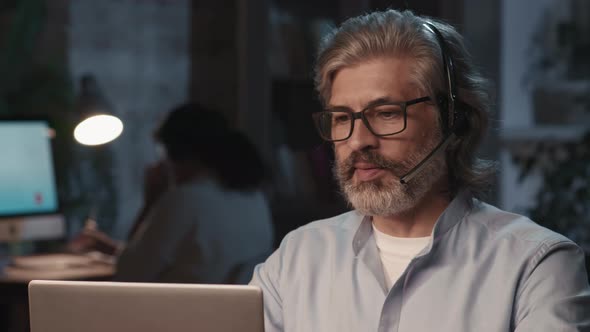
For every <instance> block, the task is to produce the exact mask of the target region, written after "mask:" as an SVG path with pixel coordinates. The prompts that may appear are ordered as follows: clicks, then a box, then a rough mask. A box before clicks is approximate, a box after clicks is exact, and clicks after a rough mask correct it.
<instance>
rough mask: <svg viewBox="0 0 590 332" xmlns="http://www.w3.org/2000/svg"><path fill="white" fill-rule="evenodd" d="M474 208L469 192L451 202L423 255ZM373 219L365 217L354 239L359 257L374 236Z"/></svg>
mask: <svg viewBox="0 0 590 332" xmlns="http://www.w3.org/2000/svg"><path fill="white" fill-rule="evenodd" d="M471 207H472V195H471V194H470V193H469V192H468V191H461V192H459V194H457V195H456V196H455V198H454V199H453V200H452V201H451V203H450V204H449V206H447V208H446V209H445V210H444V211H443V213H442V214H441V215H440V216H439V217H438V219H437V221H436V223H435V225H434V228H433V230H432V240H431V242H430V243H429V244H428V246H427V247H426V248H424V250H423V251H422V253H426V252H429V251H430V250H431V248H432V244H433V242H436V241H438V240H439V239H440V238H441V237H442V236H443V235H444V234H445V233H446V232H447V231H448V230H450V229H451V228H453V227H454V226H455V225H456V224H457V223H458V222H459V221H460V220H462V219H463V217H465V215H466V214H467V212H469V210H471ZM372 219H373V218H372V217H371V216H364V217H363V219H362V221H361V223H360V225H359V227H358V229H357V231H356V233H355V234H354V237H353V243H352V248H353V250H354V254H355V256H358V254H359V252H360V251H361V249H362V248H363V247H364V246H365V244H366V243H367V241H368V240H369V239H370V238H371V237H372V236H373V227H372Z"/></svg>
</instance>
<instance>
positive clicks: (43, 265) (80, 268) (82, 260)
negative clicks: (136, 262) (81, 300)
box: [0, 253, 115, 282]
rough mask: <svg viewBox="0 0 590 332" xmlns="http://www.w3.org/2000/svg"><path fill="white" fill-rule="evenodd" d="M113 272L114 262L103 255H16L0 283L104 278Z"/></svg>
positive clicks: (1, 272) (2, 275) (3, 271)
mask: <svg viewBox="0 0 590 332" xmlns="http://www.w3.org/2000/svg"><path fill="white" fill-rule="evenodd" d="M114 273H115V266H114V259H113V258H112V257H110V256H105V255H103V254H101V253H89V254H84V255H75V254H45V255H34V256H16V257H13V258H12V261H11V263H10V264H9V265H8V266H5V267H4V269H3V270H2V271H0V281H2V282H28V281H30V280H34V279H63V280H77V279H80V280H83V279H104V278H108V277H111V276H112V275H113V274H114Z"/></svg>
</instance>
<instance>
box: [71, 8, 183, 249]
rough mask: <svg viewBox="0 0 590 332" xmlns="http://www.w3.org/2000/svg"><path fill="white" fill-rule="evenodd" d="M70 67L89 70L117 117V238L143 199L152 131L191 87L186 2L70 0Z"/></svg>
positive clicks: (76, 75)
mask: <svg viewBox="0 0 590 332" xmlns="http://www.w3.org/2000/svg"><path fill="white" fill-rule="evenodd" d="M69 9H70V26H69V45H70V47H69V65H70V69H71V73H72V76H73V78H74V79H75V80H77V79H79V78H80V76H81V75H82V74H84V73H87V72H90V73H93V74H94V75H95V76H96V78H97V79H98V82H99V84H100V85H101V87H102V89H103V91H104V93H105V95H106V96H107V98H108V99H109V100H110V101H111V103H112V104H113V105H114V109H115V112H116V114H117V115H118V116H120V118H121V119H122V120H123V122H124V125H125V130H124V132H123V134H122V136H121V137H120V138H119V139H117V140H116V141H115V142H113V143H111V148H112V153H113V159H114V165H113V167H114V169H113V171H114V175H115V181H116V190H117V193H118V196H117V202H116V203H117V205H118V207H119V208H118V216H117V220H116V221H115V223H114V225H115V228H114V229H113V230H112V233H113V235H114V236H115V237H118V238H123V237H125V236H126V233H127V231H128V229H129V227H130V223H131V221H132V219H133V218H134V216H135V213H136V212H137V210H138V209H139V207H140V203H141V188H142V177H143V169H144V167H145V165H146V163H147V162H149V161H153V160H155V158H156V152H155V149H154V145H153V144H152V137H151V133H152V130H153V129H154V126H155V125H156V124H157V122H158V120H159V119H160V118H161V117H162V115H163V113H165V112H166V111H168V110H169V109H170V108H171V107H172V106H174V105H175V104H178V103H180V102H182V101H185V100H186V99H187V96H188V85H189V62H190V60H189V33H190V22H189V20H190V3H189V0H100V1H95V0H73V1H71V2H70V8H69Z"/></svg>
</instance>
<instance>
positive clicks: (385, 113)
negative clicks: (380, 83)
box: [371, 107, 404, 120]
mask: <svg viewBox="0 0 590 332" xmlns="http://www.w3.org/2000/svg"><path fill="white" fill-rule="evenodd" d="M371 113H372V116H373V117H375V118H376V119H379V120H396V119H400V118H402V117H403V115H404V113H403V111H402V110H401V108H399V107H382V108H378V109H376V110H374V111H373V112H371Z"/></svg>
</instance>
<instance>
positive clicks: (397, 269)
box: [373, 225, 430, 289]
mask: <svg viewBox="0 0 590 332" xmlns="http://www.w3.org/2000/svg"><path fill="white" fill-rule="evenodd" d="M373 233H374V234H375V242H376V243H377V249H378V250H379V256H380V257H381V263H382V265H383V272H384V273H385V283H386V286H387V289H390V288H391V287H392V286H393V284H394V283H395V282H396V281H397V279H399V277H400V276H401V275H402V273H404V270H405V269H406V267H407V266H408V264H409V263H410V261H411V260H412V258H414V257H416V255H417V254H418V253H420V251H422V249H424V248H425V247H426V246H427V245H428V242H429V241H430V236H427V237H413V238H409V237H395V236H391V235H387V234H385V233H383V232H381V231H379V230H378V229H377V227H375V225H373Z"/></svg>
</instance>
